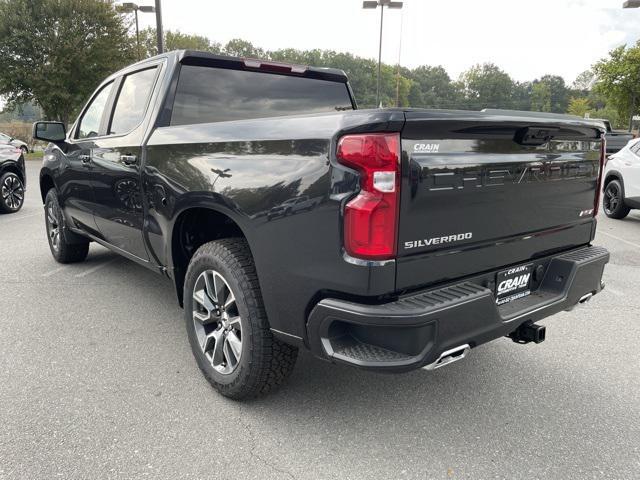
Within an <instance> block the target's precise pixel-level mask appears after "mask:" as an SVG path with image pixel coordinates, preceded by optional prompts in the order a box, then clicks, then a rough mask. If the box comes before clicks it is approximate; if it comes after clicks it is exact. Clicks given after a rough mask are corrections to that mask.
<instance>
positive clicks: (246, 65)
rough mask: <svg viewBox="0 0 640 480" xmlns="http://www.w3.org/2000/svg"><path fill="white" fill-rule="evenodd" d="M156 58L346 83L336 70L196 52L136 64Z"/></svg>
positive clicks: (176, 52) (170, 54)
mask: <svg viewBox="0 0 640 480" xmlns="http://www.w3.org/2000/svg"><path fill="white" fill-rule="evenodd" d="M158 58H173V59H174V60H175V61H176V62H179V63H182V64H184V65H202V66H212V67H221V68H233V69H243V70H244V69H248V70H258V71H265V72H268V73H276V74H280V75H295V76H301V77H308V78H316V79H319V80H328V81H332V82H341V83H347V81H348V78H347V74H346V73H344V71H343V70H340V69H338V68H324V67H311V66H308V65H295V64H291V63H286V62H276V61H271V60H265V59H258V58H243V57H231V56H227V55H217V54H214V53H210V52H201V51H198V50H173V51H171V52H166V53H162V54H160V55H156V56H154V57H151V58H147V59H145V60H142V61H141V62H138V63H139V64H143V63H145V62H148V61H150V60H155V59H158Z"/></svg>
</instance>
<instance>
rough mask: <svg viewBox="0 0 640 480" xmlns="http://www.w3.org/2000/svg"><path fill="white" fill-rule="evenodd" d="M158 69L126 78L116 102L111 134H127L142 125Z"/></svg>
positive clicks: (132, 74) (136, 73)
mask: <svg viewBox="0 0 640 480" xmlns="http://www.w3.org/2000/svg"><path fill="white" fill-rule="evenodd" d="M157 70H158V69H157V67H154V68H149V69H147V70H142V71H140V72H135V73H131V74H129V75H127V76H126V77H124V80H123V82H122V87H120V93H119V94H118V99H117V100H116V108H115V110H114V112H113V118H112V120H111V127H110V128H109V134H119V133H127V132H130V131H131V130H133V129H134V128H135V127H137V126H138V125H140V123H141V122H142V119H143V118H144V114H145V111H146V107H147V103H148V101H149V97H150V96H151V90H152V89H153V82H154V80H155V78H156V72H157Z"/></svg>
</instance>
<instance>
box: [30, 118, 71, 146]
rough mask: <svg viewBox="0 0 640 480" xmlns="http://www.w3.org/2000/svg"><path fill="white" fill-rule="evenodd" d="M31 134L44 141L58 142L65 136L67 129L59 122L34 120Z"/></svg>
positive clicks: (62, 140)
mask: <svg viewBox="0 0 640 480" xmlns="http://www.w3.org/2000/svg"><path fill="white" fill-rule="evenodd" d="M31 136H32V137H33V138H35V139H37V140H44V141H45V142H52V143H60V142H64V141H65V139H66V138H67V129H66V128H65V126H64V123H61V122H36V123H34V124H33V133H32V135H31Z"/></svg>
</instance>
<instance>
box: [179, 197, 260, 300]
mask: <svg viewBox="0 0 640 480" xmlns="http://www.w3.org/2000/svg"><path fill="white" fill-rule="evenodd" d="M230 237H241V238H244V239H245V240H247V243H249V249H250V250H251V245H250V242H249V239H248V238H247V235H246V233H245V230H244V229H243V228H242V227H241V226H240V222H238V221H237V219H235V218H233V215H232V214H230V213H228V212H225V211H222V209H220V208H217V207H216V206H211V205H194V206H190V207H187V208H184V209H183V210H181V211H180V213H179V214H177V215H176V217H175V221H174V222H173V225H172V228H171V236H170V245H168V247H169V248H168V249H167V250H168V255H169V265H170V267H171V270H172V277H173V281H174V284H175V288H176V295H177V297H178V302H179V303H180V306H182V305H183V287H184V279H185V275H186V272H187V268H188V266H189V261H190V260H191V257H192V256H193V254H194V253H195V252H196V250H197V249H198V248H200V247H201V246H202V245H204V244H205V243H207V242H210V241H213V240H219V239H222V238H230Z"/></svg>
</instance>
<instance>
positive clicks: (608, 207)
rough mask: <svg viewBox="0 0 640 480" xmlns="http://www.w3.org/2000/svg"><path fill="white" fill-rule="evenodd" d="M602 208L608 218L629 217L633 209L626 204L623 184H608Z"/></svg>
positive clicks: (613, 181)
mask: <svg viewBox="0 0 640 480" xmlns="http://www.w3.org/2000/svg"><path fill="white" fill-rule="evenodd" d="M602 206H603V208H604V213H605V214H606V215H607V217H610V218H616V219H621V218H624V217H626V216H627V215H629V212H630V211H631V209H630V208H629V207H627V206H626V205H625V204H624V196H623V195H622V184H621V183H620V182H619V181H618V180H611V181H610V182H609V183H607V186H606V187H605V189H604V198H603V201H602Z"/></svg>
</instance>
